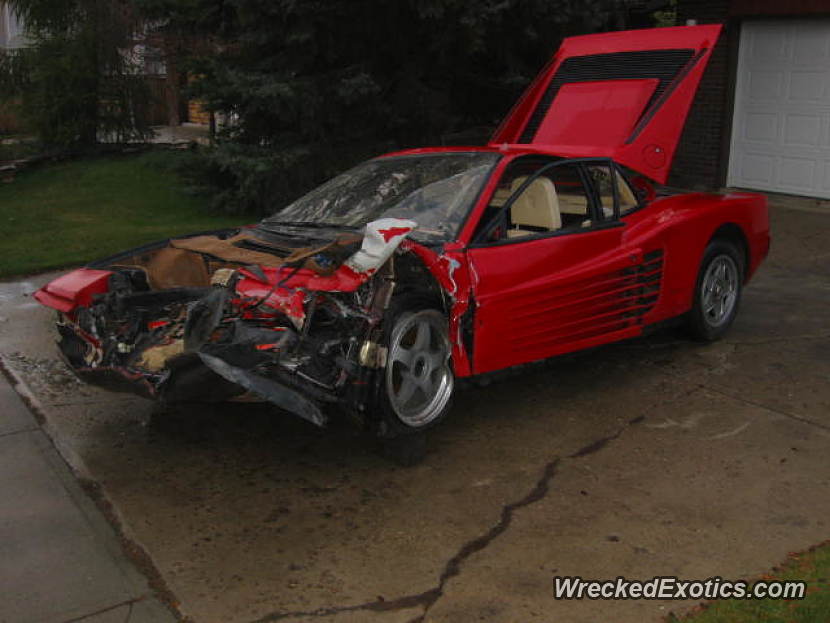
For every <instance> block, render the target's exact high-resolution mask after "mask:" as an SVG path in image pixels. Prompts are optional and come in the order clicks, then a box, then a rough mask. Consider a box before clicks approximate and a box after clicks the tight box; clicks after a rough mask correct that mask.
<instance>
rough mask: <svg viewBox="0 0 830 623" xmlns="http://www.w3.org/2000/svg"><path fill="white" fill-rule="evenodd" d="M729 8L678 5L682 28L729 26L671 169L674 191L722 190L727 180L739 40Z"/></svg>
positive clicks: (694, 0)
mask: <svg viewBox="0 0 830 623" xmlns="http://www.w3.org/2000/svg"><path fill="white" fill-rule="evenodd" d="M728 4H729V3H728V2H726V1H724V0H679V1H678V3H677V23H678V24H681V25H682V24H685V23H686V20H689V19H695V20H697V23H698V24H725V30H724V33H723V34H722V35H721V38H720V40H719V41H718V44H717V46H715V49H714V50H713V51H712V56H711V57H710V59H709V65H708V66H707V67H706V72H705V73H704V74H703V79H702V80H701V81H700V88H699V89H698V92H697V96H696V97H695V101H694V103H693V104H692V108H691V110H690V111H689V118H688V120H687V121H686V127H685V128H684V130H683V135H682V137H681V139H680V143H679V144H678V148H677V152H676V154H675V157H674V164H673V165H672V174H671V176H670V178H669V185H671V186H677V187H680V188H693V189H712V188H718V187H720V186H722V185H723V183H724V180H725V171H726V162H725V159H726V158H728V151H727V146H728V142H729V135H730V131H731V125H732V123H731V113H732V104H731V100H732V97H733V93H732V88H731V85H730V82H731V80H730V78H731V76H730V48H731V47H732V45H731V44H732V41H733V39H737V37H736V33H734V32H733V31H735V30H736V29H737V24H734V23H732V22H729V21H728V17H729V6H728Z"/></svg>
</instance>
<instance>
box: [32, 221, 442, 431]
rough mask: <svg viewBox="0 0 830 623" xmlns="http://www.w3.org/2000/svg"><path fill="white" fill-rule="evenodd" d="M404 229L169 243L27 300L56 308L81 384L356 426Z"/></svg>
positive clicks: (375, 362)
mask: <svg viewBox="0 0 830 623" xmlns="http://www.w3.org/2000/svg"><path fill="white" fill-rule="evenodd" d="M414 227H415V223H413V222H411V221H407V220H403V219H381V220H378V221H375V222H372V223H369V225H367V226H366V228H365V231H364V232H363V233H362V235H358V234H352V233H346V234H342V233H341V234H338V235H337V236H335V237H334V238H333V239H330V240H317V241H315V242H313V243H311V244H309V243H308V241H304V242H303V243H297V242H294V241H293V240H291V239H281V238H274V237H269V236H267V235H263V234H262V233H261V232H257V231H255V230H254V229H242V230H234V231H227V232H219V233H213V234H206V235H197V236H191V237H186V238H179V239H173V240H169V241H165V242H163V243H159V244H157V245H150V246H148V247H144V248H140V249H136V250H133V251H129V252H126V253H123V254H121V255H118V256H115V257H113V258H109V259H107V260H104V261H101V262H96V263H94V264H92V265H90V266H89V267H87V268H82V269H79V270H77V271H74V272H72V273H69V274H67V275H64V276H63V277H60V278H58V279H56V280H55V281H53V282H51V283H50V284H48V285H46V286H45V287H44V288H42V289H41V290H40V291H38V292H37V293H36V295H35V296H36V298H37V299H38V300H39V301H40V302H41V303H43V304H45V305H47V306H49V307H53V308H55V309H57V310H58V312H59V320H58V325H57V326H58V332H59V335H60V342H59V345H60V350H61V352H62V354H63V356H64V358H65V360H66V362H67V363H68V364H69V365H70V366H71V367H72V368H73V369H74V370H75V371H76V373H77V374H78V375H79V376H80V377H81V378H82V379H84V380H85V381H87V382H89V383H92V384H96V385H101V386H104V387H106V388H108V389H113V390H122V391H131V392H135V393H138V394H140V395H143V396H145V397H148V398H153V399H159V400H164V401H168V402H192V401H208V402H217V401H225V400H234V399H258V400H265V401H269V402H271V403H273V404H275V405H277V406H279V407H281V408H283V409H285V410H287V411H290V412H292V413H295V414H297V415H299V416H301V417H303V418H305V419H307V420H309V421H311V422H314V423H315V424H318V425H324V424H325V422H326V417H327V416H326V409H325V405H326V404H332V403H338V405H339V406H341V407H345V408H346V409H347V410H349V411H351V412H353V413H355V414H357V415H359V414H360V413H361V412H362V411H363V410H364V409H365V405H366V404H367V403H368V402H369V401H370V399H371V396H370V394H371V392H372V391H374V389H373V388H374V384H373V380H374V376H375V371H376V370H377V369H378V368H380V367H382V366H383V364H384V361H383V355H384V349H383V347H382V346H380V344H381V334H382V321H383V318H384V312H385V309H386V307H387V305H388V304H389V301H390V298H391V296H392V293H393V289H394V288H395V285H396V274H395V264H396V260H397V259H398V258H396V257H395V256H396V255H397V256H398V257H400V256H402V255H406V256H407V258H406V259H405V260H404V261H403V263H407V262H409V263H411V262H413V261H414V260H415V257H416V256H415V255H414V254H412V253H407V252H404V251H403V250H402V249H401V248H399V246H400V244H401V242H402V241H404V239H405V238H406V235H407V234H408V233H409V232H410V231H411V230H412V229H413V228H414ZM410 244H411V243H410ZM417 270H418V269H416V272H417ZM423 273H424V275H426V274H427V273H428V271H426V269H424V270H423ZM423 284H426V285H423V287H426V288H429V287H437V286H431V285H430V284H431V281H430V279H429V278H427V277H424V279H423Z"/></svg>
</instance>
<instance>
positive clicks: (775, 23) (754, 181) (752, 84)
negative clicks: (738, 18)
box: [727, 19, 830, 199]
mask: <svg viewBox="0 0 830 623" xmlns="http://www.w3.org/2000/svg"><path fill="white" fill-rule="evenodd" d="M735 91H736V93H735V118H734V122H733V124H732V143H731V150H730V158H729V175H728V179H727V183H728V184H729V185H730V186H737V187H742V188H754V189H758V190H771V191H779V192H788V193H795V194H802V195H808V196H816V197H823V198H828V199H830V177H828V176H830V167H828V163H830V19H814V20H810V21H806V20H764V21H759V22H751V21H749V22H745V23H744V24H743V25H742V28H741V42H740V50H739V55H738V75H737V84H736V89H735Z"/></svg>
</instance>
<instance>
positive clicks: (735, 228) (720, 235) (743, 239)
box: [706, 222, 751, 283]
mask: <svg viewBox="0 0 830 623" xmlns="http://www.w3.org/2000/svg"><path fill="white" fill-rule="evenodd" d="M715 240H725V241H727V242H730V243H732V244H734V245H735V246H736V247H738V250H739V252H740V253H741V257H742V258H743V261H744V265H743V281H744V283H746V281H747V278H748V277H749V266H750V260H751V258H750V256H749V239H748V238H747V236H746V233H745V232H744V230H743V229H742V228H741V226H740V225H738V224H737V223H731V222H730V223H724V224H722V225H721V226H719V227H718V228H717V229H716V230H715V231H714V233H713V234H712V235H711V236H710V237H709V240H708V241H707V242H706V246H707V247H708V246H709V245H710V244H711V243H712V242H714V241H715Z"/></svg>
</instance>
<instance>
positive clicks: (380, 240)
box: [345, 218, 418, 274]
mask: <svg viewBox="0 0 830 623" xmlns="http://www.w3.org/2000/svg"><path fill="white" fill-rule="evenodd" d="M417 226H418V223H416V222H415V221H410V220H407V219H402V218H382V219H378V220H377V221H372V222H371V223H367V224H366V230H365V232H364V235H363V244H362V245H361V247H360V249H359V250H358V251H357V252H356V253H355V254H354V255H352V256H351V257H350V258H349V259H348V260H346V262H345V265H346V266H348V267H349V268H351V269H352V270H353V271H355V272H357V273H368V274H372V273H374V272H375V271H376V270H377V269H378V268H380V267H381V266H382V265H383V264H384V263H385V262H386V260H388V259H389V258H390V257H392V254H393V253H394V252H395V249H397V248H398V246H399V245H400V244H401V242H403V241H404V239H405V238H406V236H407V235H408V234H409V232H411V231H412V230H413V229H415V228H416V227H417Z"/></svg>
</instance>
